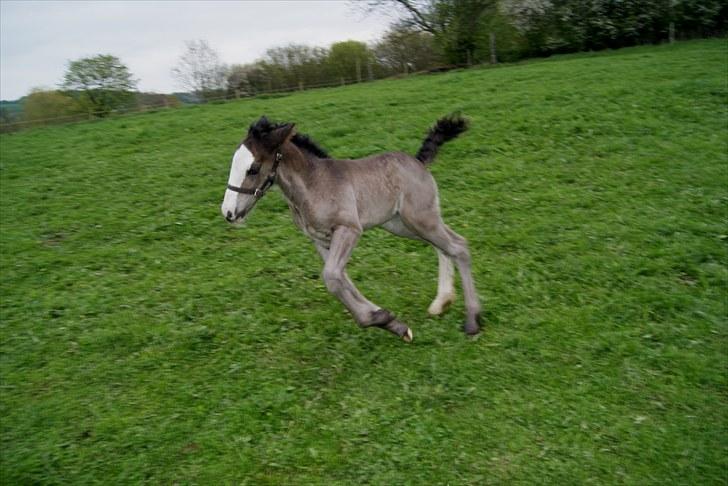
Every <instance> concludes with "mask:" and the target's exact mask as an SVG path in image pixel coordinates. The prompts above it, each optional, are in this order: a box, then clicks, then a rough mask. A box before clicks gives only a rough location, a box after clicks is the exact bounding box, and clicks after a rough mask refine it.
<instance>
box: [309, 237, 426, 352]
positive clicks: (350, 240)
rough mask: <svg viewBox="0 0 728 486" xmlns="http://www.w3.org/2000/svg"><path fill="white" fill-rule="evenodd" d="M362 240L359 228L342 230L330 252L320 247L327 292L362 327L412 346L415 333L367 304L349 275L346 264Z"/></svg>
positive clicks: (389, 315) (370, 304)
mask: <svg viewBox="0 0 728 486" xmlns="http://www.w3.org/2000/svg"><path fill="white" fill-rule="evenodd" d="M360 236H361V231H359V230H357V229H355V228H351V227H347V226H339V227H337V228H336V229H335V230H334V233H333V234H332V236H331V243H330V244H329V247H328V248H326V247H325V246H323V245H322V244H320V243H316V249H317V250H318V251H319V254H321V257H322V258H323V259H324V272H323V279H324V283H325V284H326V288H327V289H328V290H329V292H331V293H332V294H334V295H335V296H336V297H338V299H339V300H340V301H341V303H342V304H344V306H345V307H346V308H347V309H349V312H351V314H352V315H353V316H354V319H355V320H356V322H357V323H358V324H359V325H360V326H361V327H371V326H376V327H381V328H383V329H386V330H388V331H390V332H392V333H394V334H396V335H397V336H400V337H401V338H402V339H404V340H405V341H407V342H411V341H412V331H411V330H410V329H409V328H408V327H407V326H405V325H404V324H402V323H401V322H399V321H398V320H397V319H395V318H394V315H392V314H391V313H390V312H389V311H388V310H385V309H381V308H379V307H377V306H376V305H374V304H373V303H371V302H370V301H369V300H367V299H366V297H364V296H363V295H362V294H361V292H359V290H358V289H357V288H356V287H355V286H354V284H353V283H352V281H351V280H350V279H349V276H348V275H347V274H346V264H347V263H348V262H349V258H350V257H351V252H352V251H354V247H355V246H356V243H357V241H359V237H360Z"/></svg>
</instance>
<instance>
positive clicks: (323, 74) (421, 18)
mask: <svg viewBox="0 0 728 486" xmlns="http://www.w3.org/2000/svg"><path fill="white" fill-rule="evenodd" d="M354 7H355V8H363V9H365V10H367V11H377V10H379V11H387V12H390V13H391V12H392V11H396V12H397V13H398V16H397V20H396V21H395V22H394V23H393V24H392V25H391V26H390V28H389V29H388V30H387V31H386V32H385V33H384V35H383V36H382V37H381V38H380V39H379V40H377V41H376V42H373V43H370V44H365V43H363V42H359V41H353V40H349V41H344V42H336V43H333V44H331V45H330V46H328V47H319V46H309V45H305V44H289V45H286V46H277V47H273V48H270V49H268V50H267V51H266V52H265V54H264V55H263V56H262V57H261V58H260V59H258V60H256V61H254V62H252V63H247V64H233V65H225V64H224V63H222V62H221V61H220V58H219V55H218V54H217V52H216V51H215V50H214V49H213V48H212V47H211V46H210V45H209V44H208V43H207V42H206V41H204V40H196V41H189V42H187V43H186V45H185V49H184V51H183V53H182V55H181V56H180V57H179V58H178V59H177V62H176V64H175V66H174V67H173V68H172V70H171V74H172V75H173V77H174V78H175V79H176V80H177V82H178V83H179V85H180V87H182V88H183V89H184V90H185V93H177V94H174V95H167V94H155V93H140V92H138V91H137V90H136V85H137V81H136V80H135V79H134V78H133V76H132V74H131V73H130V72H129V70H128V68H127V67H126V66H125V65H124V64H123V63H122V62H121V61H120V60H119V59H118V58H116V57H114V56H110V55H98V56H95V57H91V58H85V59H79V60H76V61H72V62H70V63H69V65H68V69H67V72H66V74H65V76H64V79H63V81H62V82H61V84H60V86H59V89H57V90H33V91H32V92H31V93H30V94H29V95H28V96H27V97H25V98H24V99H23V103H22V113H20V114H19V110H18V107H17V106H15V107H14V111H11V110H10V109H9V108H10V107H9V106H0V121H2V122H6V123H7V122H8V121H14V120H15V121H17V120H18V118H20V117H21V116H22V119H23V120H25V121H26V122H28V123H32V122H33V121H34V120H35V121H37V122H38V123H42V122H43V120H48V119H59V120H62V119H64V118H66V119H76V118H79V117H104V116H108V115H109V114H111V113H114V112H119V111H127V110H138V109H144V108H150V107H151V108H153V107H167V106H176V105H179V104H183V103H199V102H206V101H214V100H220V99H230V98H240V97H246V96H255V95H258V94H261V93H270V92H279V91H289V90H296V89H308V88H314V87H318V86H331V85H335V84H348V83H352V82H361V81H366V80H372V79H379V78H383V77H390V76H395V75H405V74H408V73H411V72H422V71H435V70H443V69H449V68H452V67H462V66H468V65H473V64H482V63H488V62H490V63H495V62H504V61H505V62H508V61H516V60H519V59H523V58H528V57H538V56H549V55H552V54H558V53H567V52H578V51H589V50H600V49H606V48H620V47H626V46H632V45H638V44H645V43H659V42H665V41H672V40H675V39H686V38H695V37H709V36H718V35H725V33H726V23H727V18H728V3H726V2H724V1H723V0H368V1H366V2H357V3H355V4H354Z"/></svg>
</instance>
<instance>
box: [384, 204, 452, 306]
mask: <svg viewBox="0 0 728 486" xmlns="http://www.w3.org/2000/svg"><path fill="white" fill-rule="evenodd" d="M382 227H383V228H384V229H386V230H387V231H389V232H390V233H393V234H395V235H397V236H403V237H405V238H411V239H413V240H419V241H422V240H423V239H422V238H421V237H420V236H419V235H417V234H416V233H415V232H413V231H412V230H410V229H409V228H407V226H405V225H404V223H403V222H402V220H401V218H400V217H399V216H395V217H394V218H392V219H390V220H389V221H387V222H386V223H383V224H382ZM435 250H436V251H437V267H438V277H437V296H435V300H433V301H432V303H431V304H430V307H429V308H428V309H427V312H429V313H430V314H431V315H433V316H439V315H440V314H442V313H443V312H445V309H447V307H448V306H449V305H450V304H451V303H453V302H454V301H455V285H454V284H453V277H454V274H455V271H454V270H453V266H452V259H451V258H450V257H449V256H447V255H445V254H444V253H443V252H441V251H440V250H438V249H437V247H435Z"/></svg>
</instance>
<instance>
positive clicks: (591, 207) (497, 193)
mask: <svg viewBox="0 0 728 486" xmlns="http://www.w3.org/2000/svg"><path fill="white" fill-rule="evenodd" d="M726 59H728V46H727V44H726V42H725V39H721V40H715V41H700V42H689V43H678V44H675V45H671V46H659V47H640V48H632V49H625V50H621V51H616V52H605V53H597V54H593V55H577V56H563V57H558V58H553V59H549V60H544V61H537V62H530V63H524V64H520V65H514V66H502V67H499V68H495V69H489V68H483V69H473V70H468V71H456V72H450V73H446V74H440V75H431V76H418V77H412V78H408V79H405V80H392V81H382V82H376V83H372V84H365V85H359V86H347V87H342V88H336V89H326V90H317V91H310V92H304V93H300V94H294V95H291V96H284V97H277V98H269V99H255V100H248V101H240V102H234V103H228V104H224V105H213V106H201V107H189V108H182V109H177V110H171V111H164V112H159V113H152V114H145V115H137V116H131V117H126V118H119V119H114V120H108V121H102V122H96V123H83V124H77V125H69V126H58V127H50V128H43V129H35V130H29V131H25V132H20V133H16V134H10V135H3V136H1V137H0V224H1V227H0V229H1V231H0V252H1V254H0V263H1V268H0V270H1V271H0V291H1V294H0V330H1V335H0V337H1V343H0V378H1V381H0V417H2V420H0V431H1V432H0V433H1V435H0V440H1V441H2V446H1V449H0V475H1V478H2V479H1V481H0V482H2V483H3V484H9V485H10V484H13V485H15V484H61V483H64V484H90V483H99V484H127V483H144V482H146V483H149V484H254V485H260V484H271V485H273V484H276V485H277V484H322V485H324V484H326V485H328V484H352V485H353V484H381V485H399V484H452V485H456V484H503V483H511V484H583V483H589V482H591V483H594V484H614V483H624V484H660V485H663V484H688V483H690V484H700V485H706V484H725V481H726V471H727V468H728V435H727V430H728V417H727V414H728V412H727V411H726V410H728V395H727V393H726V391H727V390H728V378H727V375H726V370H727V369H728V356H727V351H726V350H727V349H728V346H727V345H728V339H726V338H727V337H728V336H727V335H728V324H727V321H728V319H727V317H728V315H727V314H728V310H727V308H726V301H727V299H728V295H727V294H726V288H727V287H726V286H727V284H728V257H727V251H728V247H727V245H728V226H727V223H728V218H727V216H728V156H727V153H728V146H727V143H728V142H727V137H728V133H727V120H728V118H727V117H728V110H727V104H726V101H727V100H728V89H727V87H726V71H727V69H728V66H727V64H726ZM454 110H460V111H461V112H462V113H463V114H464V115H466V116H468V117H469V118H470V119H471V120H472V129H471V131H469V132H468V133H467V134H466V135H464V136H463V137H462V138H460V139H458V140H456V141H454V142H452V143H451V144H448V145H447V146H446V147H445V148H444V150H443V151H442V152H441V155H440V157H439V158H438V160H437V162H436V163H435V165H433V166H432V171H433V173H434V175H435V178H436V179H437V181H438V183H439V185H440V193H441V201H442V207H443V213H444V217H445V220H446V221H447V222H448V223H449V224H450V225H451V226H452V227H453V228H454V229H455V230H456V231H458V232H459V233H461V234H462V235H464V236H465V237H466V238H468V240H469V242H470V247H471V252H472V254H473V270H474V275H475V278H476V283H477V285H478V290H479V293H480V295H481V297H482V299H483V301H484V303H485V309H486V312H485V317H486V326H485V331H484V332H483V333H482V334H481V335H480V336H479V337H478V338H477V339H467V338H466V337H465V336H464V335H463V334H462V332H461V331H460V326H461V323H462V320H463V305H462V292H459V300H458V303H457V305H455V306H454V307H453V308H452V309H451V310H450V311H449V312H448V313H447V314H445V316H443V317H441V318H431V317H428V315H427V313H426V309H427V306H428V304H429V303H430V300H431V299H432V297H433V296H434V295H435V290H436V285H437V258H436V255H435V252H434V251H433V250H432V249H430V248H429V247H426V246H424V245H421V244H418V243H416V242H412V241H406V240H402V239H398V238H395V237H393V236H390V235H389V234H388V233H385V232H383V231H381V230H376V231H373V232H370V233H367V234H366V235H365V237H364V238H363V240H362V242H361V243H360V245H359V247H358V248H357V250H356V251H355V253H354V258H353V262H352V264H351V266H350V275H351V276H352V278H353V279H354V280H355V281H356V282H357V283H358V285H359V287H360V288H361V289H362V291H363V292H364V293H365V294H366V295H367V296H368V297H369V298H370V299H371V300H373V301H374V302H377V303H378V304H380V305H382V306H385V307H387V308H389V309H392V310H393V311H394V312H395V313H397V314H398V315H399V316H400V317H401V318H402V320H403V321H405V322H407V323H408V324H409V325H410V326H411V327H412V328H413V330H414V333H415V342H414V343H413V344H412V345H406V344H404V343H403V342H402V341H400V340H398V339H396V338H395V337H393V336H392V335H390V334H388V333H385V332H382V331H378V330H366V331H365V330H360V329H358V328H357V327H356V325H355V324H354V323H353V321H352V320H351V319H350V318H349V316H348V314H346V312H345V310H344V308H343V306H342V305H341V304H339V302H338V301H336V300H335V299H334V298H333V297H331V296H329V295H328V294H327V292H326V289H325V287H324V285H323V282H322V281H321V279H320V271H321V264H320V262H319V259H318V256H317V255H316V252H315V250H314V248H313V246H312V245H311V244H310V243H309V242H308V241H307V239H306V238H305V237H304V236H303V235H302V234H300V233H299V232H298V231H297V230H296V229H295V227H294V226H293V223H292V222H291V218H290V215H289V214H288V209H287V207H286V205H285V203H284V201H283V199H282V197H281V196H280V194H279V193H278V191H277V190H275V191H272V192H271V193H270V194H268V195H267V196H266V197H265V198H264V200H263V201H262V202H261V203H260V204H259V206H258V207H257V209H256V210H255V212H254V213H253V214H252V215H251V217H250V219H249V223H248V224H247V225H246V226H245V227H243V228H233V227H230V226H228V225H227V224H226V223H225V221H224V220H223V219H222V217H221V216H220V214H219V205H220V202H221V200H222V195H223V192H224V188H225V183H226V182H227V172H228V169H229V163H230V158H231V155H232V153H233V151H234V149H235V147H236V145H237V143H238V142H239V140H240V139H241V137H242V135H243V133H244V130H245V129H246V127H247V125H248V124H249V123H250V122H251V121H252V120H253V119H254V118H256V117H258V116H260V115H261V114H266V115H268V116H270V117H272V118H274V119H277V120H285V121H295V122H296V123H297V124H298V127H299V129H300V130H301V131H303V132H306V133H309V134H310V135H311V136H312V137H313V138H315V139H316V140H317V141H318V142H320V143H321V145H323V146H324V147H326V148H327V149H329V150H330V152H331V153H333V154H335V155H336V156H339V157H359V156H363V155H367V154H371V153H374V152H380V151H384V150H405V151H408V152H410V153H414V152H415V151H416V150H417V148H418V147H419V144H420V141H421V139H422V137H423V135H424V133H425V131H426V129H427V128H428V126H429V125H430V124H432V122H434V120H435V119H436V118H437V117H439V116H441V115H443V114H447V113H449V112H452V111H454Z"/></svg>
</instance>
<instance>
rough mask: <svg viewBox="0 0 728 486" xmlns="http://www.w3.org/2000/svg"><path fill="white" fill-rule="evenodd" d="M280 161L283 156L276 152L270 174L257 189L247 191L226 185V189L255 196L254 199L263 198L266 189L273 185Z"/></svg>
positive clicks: (243, 188) (244, 188) (246, 189)
mask: <svg viewBox="0 0 728 486" xmlns="http://www.w3.org/2000/svg"><path fill="white" fill-rule="evenodd" d="M281 159H283V154H282V153H280V152H276V158H275V160H274V161H273V167H272V168H271V170H270V172H269V173H268V177H266V178H265V180H264V181H263V184H261V185H260V187H257V188H255V189H248V188H246V187H242V186H240V187H237V186H233V185H232V184H228V185H227V188H228V189H230V190H231V191H234V192H239V193H240V194H252V195H253V196H255V198H256V199H260V198H261V197H263V194H265V193H266V191H268V189H270V188H271V186H272V185H273V183H274V182H275V180H276V175H277V174H278V164H280V162H281Z"/></svg>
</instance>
